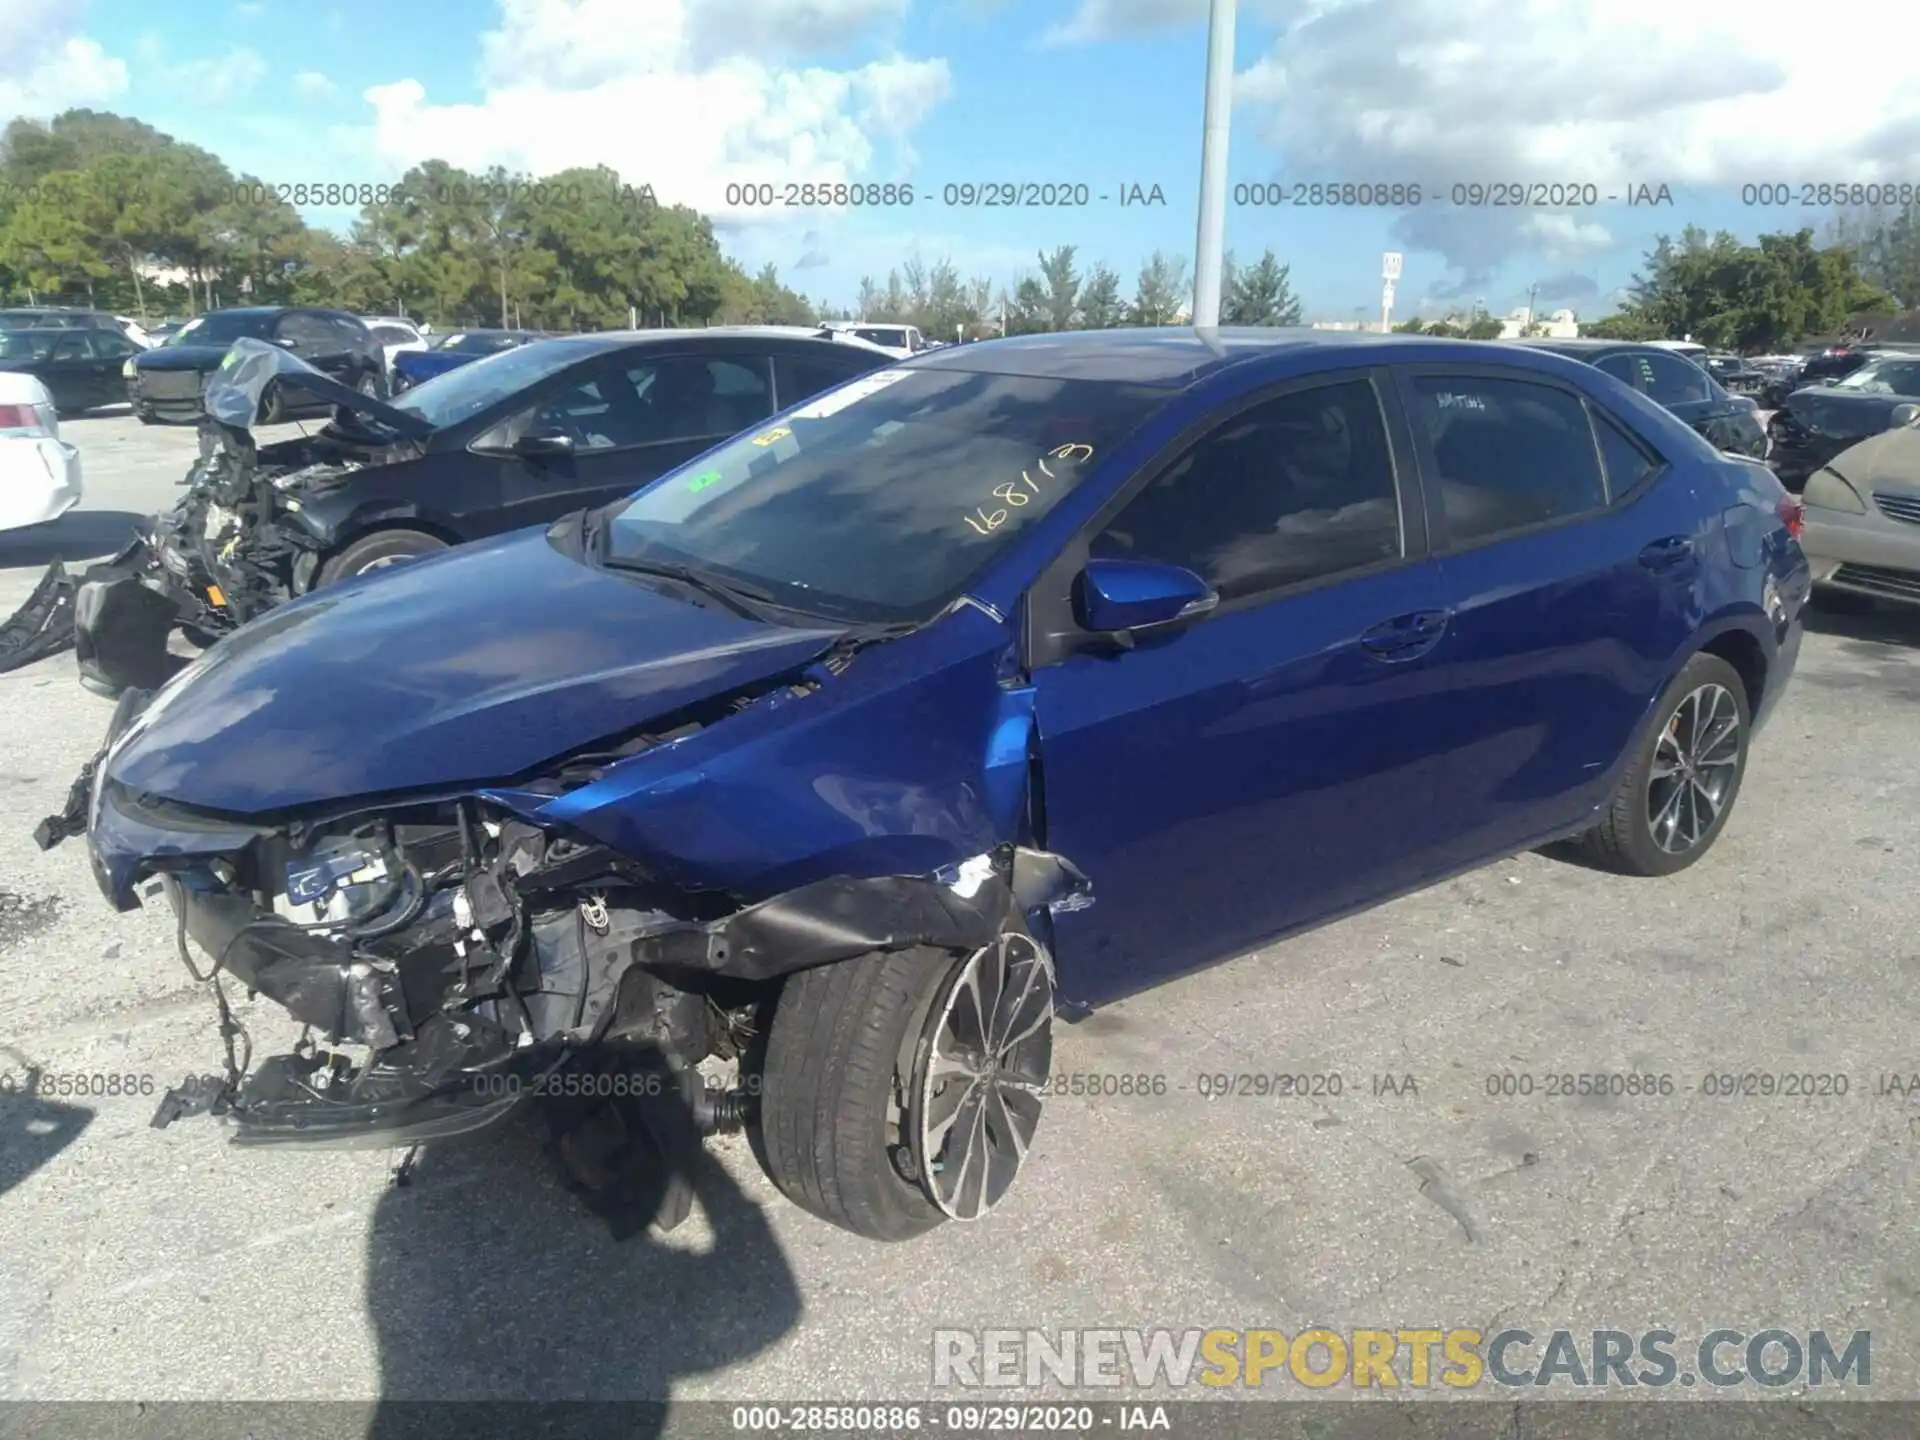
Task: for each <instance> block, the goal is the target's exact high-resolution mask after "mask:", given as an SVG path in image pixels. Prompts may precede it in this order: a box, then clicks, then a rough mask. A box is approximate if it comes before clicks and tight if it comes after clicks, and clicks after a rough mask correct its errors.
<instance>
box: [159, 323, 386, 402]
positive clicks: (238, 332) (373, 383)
mask: <svg viewBox="0 0 1920 1440" xmlns="http://www.w3.org/2000/svg"><path fill="white" fill-rule="evenodd" d="M238 340H253V341H257V342H260V343H263V344H269V345H273V346H275V347H277V348H279V349H281V350H284V351H286V352H287V353H288V354H289V355H293V356H296V357H297V358H299V359H300V360H301V361H303V362H305V365H304V368H305V369H306V370H309V371H312V372H315V373H317V374H321V375H324V376H326V377H328V378H329V379H332V380H334V381H336V382H337V383H339V384H341V385H344V386H346V387H347V389H349V390H356V391H358V392H360V393H361V394H363V395H371V396H380V395H384V394H385V393H386V390H387V358H386V352H385V351H384V350H383V349H382V348H381V346H380V341H379V340H378V339H377V338H376V337H375V336H374V333H373V332H372V331H371V330H369V329H368V328H367V327H366V325H365V324H364V323H362V321H361V320H360V318H359V317H358V316H356V315H349V314H348V313H347V312H346V311H344V310H321V309H313V308H309V307H305V306H288V305H247V306H239V307H236V308H234V309H230V310H213V311H209V312H208V313H207V314H205V315H202V316H200V317H199V318H198V319H194V320H189V321H188V322H187V323H186V324H185V325H182V326H181V327H180V328H179V329H178V330H176V331H175V332H174V333H173V334H172V335H170V336H168V337H167V339H166V340H165V341H164V342H163V343H161V344H159V345H156V346H154V347H153V349H151V350H144V351H142V352H141V353H140V354H138V355H136V356H134V357H133V358H132V359H131V360H129V361H127V362H126V380H127V398H128V399H129V400H131V401H132V402H133V413H134V414H135V415H136V416H138V417H139V419H140V422H141V423H142V424H143V425H152V424H156V423H158V422H160V421H163V420H167V421H187V422H192V421H197V420H198V419H199V418H200V416H201V415H202V414H203V413H204V412H203V410H202V406H201V392H202V391H203V390H204V389H205V388H206V386H207V382H208V380H209V379H210V378H211V377H212V376H213V374H214V372H215V371H217V370H218V369H219V368H220V362H221V361H222V360H224V359H225V358H226V356H227V351H228V350H229V348H230V347H231V346H232V345H233V344H234V342H236V341H238ZM301 379H302V372H301V371H299V370H294V371H289V372H287V373H286V374H285V375H283V376H281V377H280V378H279V379H278V381H277V382H276V383H275V384H273V385H272V386H270V387H268V389H267V392H266V394H265V396H264V397H263V398H262V401H261V410H260V423H261V424H263V425H272V424H274V423H275V422H277V421H280V420H285V419H289V418H291V417H293V416H295V415H304V414H313V413H316V412H324V411H326V410H328V409H331V408H332V406H333V405H334V404H335V403H336V401H335V399H334V398H333V397H332V395H331V393H330V392H329V393H326V394H323V393H321V392H320V391H319V390H316V389H314V388H313V387H311V386H307V385H304V384H302V383H301Z"/></svg>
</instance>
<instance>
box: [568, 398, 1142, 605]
mask: <svg viewBox="0 0 1920 1440" xmlns="http://www.w3.org/2000/svg"><path fill="white" fill-rule="evenodd" d="M1170 393H1171V392H1168V391H1163V390H1155V389H1150V388H1148V387H1145V386H1137V385H1120V384H1109V383H1105V382H1099V381H1090V380H1044V379H1035V378H1030V377H1026V376H1017V375H983V374H977V373H974V372H972V371H965V370H935V369H927V370H913V369H890V370H878V371H874V372H872V373H870V374H867V375H863V376H861V377H860V378H859V379H857V380H854V381H851V382H849V383H848V384H845V385H842V386H841V387H840V388H838V389H836V390H830V391H828V392H827V393H826V394H824V395H820V396H816V397H815V398H814V399H813V400H811V401H809V402H808V403H807V404H806V405H804V406H802V407H801V408H800V409H799V410H796V411H794V412H793V413H792V414H790V415H788V416H787V417H786V418H785V419H783V420H781V421H780V422H779V423H778V424H776V425H773V426H771V427H768V428H765V429H763V430H761V431H758V432H754V433H744V434H742V435H740V436H739V437H737V438H735V439H733V440H730V441H728V442H727V443H726V444H725V445H723V446H721V447H720V448H719V449H718V450H715V451H713V452H712V453H711V454H709V455H706V456H704V457H703V458H701V459H700V460H697V461H695V462H693V463H692V464H690V465H687V466H684V467H682V468H681V469H679V470H676V471H673V472H671V473H670V474H668V475H667V476H665V477H664V478H662V479H661V480H659V481H657V482H655V483H654V484H652V485H650V486H648V487H647V489H645V490H644V491H642V492H641V493H640V494H639V495H638V496H637V497H635V499H634V500H633V501H632V503H630V504H629V505H628V506H626V508H625V509H623V510H621V511H619V512H618V513H617V514H616V515H615V516H614V518H613V520H612V521H611V523H610V524H609V526H608V535H607V542H606V553H607V556H608V560H609V563H614V564H617V563H618V562H620V561H621V560H628V561H634V562H639V563H642V564H646V563H652V564H661V565H678V566H688V567H691V568H694V569H696V570H700V571H703V572H706V573H709V574H711V575H714V576H717V577H718V578H720V579H722V580H727V579H732V580H736V581H739V582H742V583H745V584H749V585H752V586H755V587H757V588H760V589H763V590H767V591H770V592H772V593H773V595H774V597H775V599H776V600H777V601H778V603H780V604H782V605H786V606H790V607H792V608H794V609H796V610H800V611H804V612H807V613H810V614H815V615H823V616H827V617H830V618H833V619H838V620H851V621H854V622H857V623H869V622H875V623H877V622H897V621H920V620H925V619H928V618H930V617H931V616H933V615H935V614H937V613H938V612H939V611H940V610H941V609H942V608H944V607H945V606H946V605H947V604H948V603H949V602H951V601H952V600H953V599H954V598H955V597H956V596H958V595H959V594H961V593H962V592H963V591H964V589H965V588H966V586H967V584H968V583H969V582H970V581H972V579H973V578H974V576H975V575H977V574H978V573H979V572H980V570H981V569H982V568H983V567H984V566H985V565H986V564H987V563H988V562H989V561H991V560H993V559H994V558H995V557H996V556H997V555H999V554H1000V553H1001V552H1002V551H1003V550H1004V549H1005V548H1006V547H1007V545H1008V544H1010V543H1011V542H1012V540H1013V539H1014V538H1015V537H1016V536H1018V535H1019V534H1020V533H1021V531H1022V530H1024V529H1025V528H1026V527H1027V526H1029V525H1031V524H1033V523H1034V521H1036V520H1037V519H1039V518H1040V517H1041V516H1043V515H1045V514H1046V513H1047V512H1048V511H1049V510H1051V509H1052V508H1053V507H1054V505H1056V504H1057V503H1058V502H1059V501H1060V500H1061V498H1062V497H1064V496H1065V495H1066V494H1067V493H1068V492H1069V491H1070V490H1072V489H1073V487H1074V486H1075V485H1077V484H1078V483H1079V482H1080V480H1081V478H1082V476H1083V475H1085V474H1086V473H1087V471H1088V470H1089V469H1090V468H1091V467H1092V466H1094V465H1097V464H1099V463H1100V461H1101V460H1102V459H1103V458H1104V457H1105V456H1106V454H1107V453H1108V452H1109V451H1110V450H1112V449H1113V447H1114V446H1115V445H1116V444H1118V443H1119V441H1120V440H1121V438H1122V437H1124V436H1125V435H1126V434H1127V433H1128V432H1129V431H1131V430H1132V429H1133V428H1134V427H1135V426H1137V425H1139V424H1140V423H1142V422H1143V421H1144V420H1146V419H1147V418H1148V417H1149V416H1150V415H1152V414H1153V413H1154V412H1155V411H1156V410H1158V409H1159V408H1160V406H1161V405H1163V404H1165V403H1166V400H1167V398H1168V395H1169V394H1170Z"/></svg>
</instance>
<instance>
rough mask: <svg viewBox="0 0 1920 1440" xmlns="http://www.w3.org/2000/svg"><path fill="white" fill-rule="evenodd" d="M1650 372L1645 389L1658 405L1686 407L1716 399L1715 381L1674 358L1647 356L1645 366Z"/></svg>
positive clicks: (1643, 362) (1685, 362) (1704, 373)
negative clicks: (1695, 402)
mask: <svg viewBox="0 0 1920 1440" xmlns="http://www.w3.org/2000/svg"><path fill="white" fill-rule="evenodd" d="M1641 363H1642V364H1644V365H1645V366H1646V368H1647V371H1648V372H1649V379H1648V382H1647V384H1646V386H1645V387H1644V388H1645V389H1646V392H1647V398H1648V399H1649V400H1651V401H1653V402H1654V404H1656V405H1687V404H1691V403H1692V402H1693V401H1696V400H1711V399H1712V398H1713V377H1712V376H1710V375H1708V374H1707V372H1706V371H1705V370H1703V369H1701V368H1700V367H1699V366H1698V365H1695V364H1692V363H1690V362H1688V361H1686V360H1681V359H1678V358H1676V357H1675V356H1672V355H1648V356H1646V357H1645V358H1644V359H1643V360H1642V362H1641Z"/></svg>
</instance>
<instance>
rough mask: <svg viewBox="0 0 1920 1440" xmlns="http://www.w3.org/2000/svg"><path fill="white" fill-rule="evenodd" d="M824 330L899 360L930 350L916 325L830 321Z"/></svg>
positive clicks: (865, 321) (868, 321) (867, 321)
mask: <svg viewBox="0 0 1920 1440" xmlns="http://www.w3.org/2000/svg"><path fill="white" fill-rule="evenodd" d="M824 328H825V329H828V330H832V331H835V332H836V333H838V334H841V335H847V336H851V337H852V338H854V339H856V340H864V341H866V342H867V343H868V344H869V345H874V346H877V347H879V348H880V349H882V350H884V351H886V352H887V353H888V354H889V355H891V356H893V357H894V358H895V359H899V360H904V359H906V358H907V356H909V355H918V354H919V353H920V352H921V351H922V350H926V349H928V348H930V347H929V346H928V344H927V342H926V339H925V337H924V336H922V335H921V333H920V330H919V327H918V326H914V325H891V324H884V323H879V322H875V321H870V320H829V321H828V322H827V323H826V325H825V327H824Z"/></svg>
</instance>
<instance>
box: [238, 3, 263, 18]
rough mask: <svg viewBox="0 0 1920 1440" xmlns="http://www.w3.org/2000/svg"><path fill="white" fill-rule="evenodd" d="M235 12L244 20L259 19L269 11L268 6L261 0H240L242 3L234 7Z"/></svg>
mask: <svg viewBox="0 0 1920 1440" xmlns="http://www.w3.org/2000/svg"><path fill="white" fill-rule="evenodd" d="M233 13H234V14H235V15H238V16H239V17H240V18H241V19H242V20H258V19H259V18H260V17H261V16H262V15H264V14H266V13H267V7H266V6H265V5H263V4H262V3H261V0H240V3H239V4H238V5H235V6H234V7H233Z"/></svg>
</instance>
